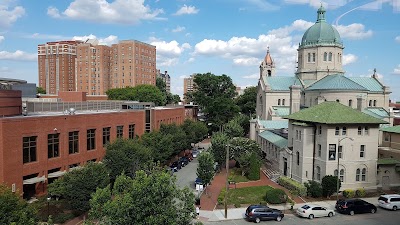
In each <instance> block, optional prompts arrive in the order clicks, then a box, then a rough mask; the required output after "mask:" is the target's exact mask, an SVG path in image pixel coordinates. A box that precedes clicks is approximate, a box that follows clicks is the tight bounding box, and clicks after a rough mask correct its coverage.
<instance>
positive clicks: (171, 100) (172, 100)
mask: <svg viewBox="0 0 400 225" xmlns="http://www.w3.org/2000/svg"><path fill="white" fill-rule="evenodd" d="M156 86H157V87H158V89H160V91H161V93H163V95H164V98H165V100H166V101H165V103H166V104H177V103H178V102H180V101H181V97H179V95H173V94H171V93H169V92H167V85H166V84H165V82H164V80H163V79H162V78H161V77H157V79H156Z"/></svg>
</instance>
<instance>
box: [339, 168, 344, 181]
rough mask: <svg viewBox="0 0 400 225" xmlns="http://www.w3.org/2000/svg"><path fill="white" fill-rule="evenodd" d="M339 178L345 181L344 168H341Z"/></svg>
mask: <svg viewBox="0 0 400 225" xmlns="http://www.w3.org/2000/svg"><path fill="white" fill-rule="evenodd" d="M339 179H340V181H341V182H343V181H344V169H341V170H340V176H339Z"/></svg>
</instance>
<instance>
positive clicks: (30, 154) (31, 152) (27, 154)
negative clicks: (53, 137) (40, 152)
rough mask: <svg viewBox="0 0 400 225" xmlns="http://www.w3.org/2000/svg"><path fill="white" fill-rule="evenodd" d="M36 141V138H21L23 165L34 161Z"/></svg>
mask: <svg viewBox="0 0 400 225" xmlns="http://www.w3.org/2000/svg"><path fill="white" fill-rule="evenodd" d="M36 140H37V136H31V137H23V138H22V146H23V147H22V152H23V161H24V163H29V162H35V161H36V144H37V143H36Z"/></svg>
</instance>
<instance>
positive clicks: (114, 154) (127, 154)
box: [103, 139, 153, 181]
mask: <svg viewBox="0 0 400 225" xmlns="http://www.w3.org/2000/svg"><path fill="white" fill-rule="evenodd" d="M152 161H153V157H152V151H151V150H150V149H149V148H147V147H145V146H144V145H142V144H140V143H139V142H138V141H137V140H135V139H117V140H115V141H114V142H113V143H110V144H108V145H107V146H106V155H105V156H104V159H103V162H104V164H105V165H106V167H107V168H108V169H109V171H110V179H111V181H114V180H115V178H116V177H117V176H119V175H120V174H121V173H122V172H125V174H127V175H128V176H130V177H133V176H134V175H135V173H136V171H138V170H143V169H145V168H148V166H149V164H151V162H152Z"/></svg>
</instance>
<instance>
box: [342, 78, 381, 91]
mask: <svg viewBox="0 0 400 225" xmlns="http://www.w3.org/2000/svg"><path fill="white" fill-rule="evenodd" d="M349 79H350V80H352V81H354V82H356V83H357V84H359V85H361V86H363V87H364V88H366V89H367V90H368V91H370V92H382V91H383V87H382V84H380V83H379V82H378V81H377V80H376V79H375V78H372V77H349Z"/></svg>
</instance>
